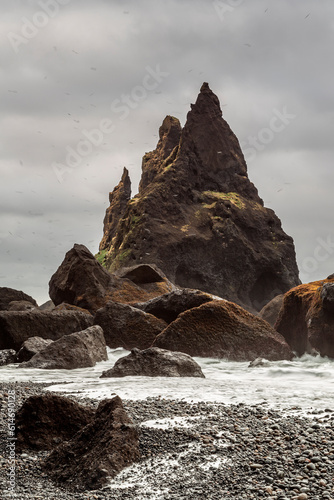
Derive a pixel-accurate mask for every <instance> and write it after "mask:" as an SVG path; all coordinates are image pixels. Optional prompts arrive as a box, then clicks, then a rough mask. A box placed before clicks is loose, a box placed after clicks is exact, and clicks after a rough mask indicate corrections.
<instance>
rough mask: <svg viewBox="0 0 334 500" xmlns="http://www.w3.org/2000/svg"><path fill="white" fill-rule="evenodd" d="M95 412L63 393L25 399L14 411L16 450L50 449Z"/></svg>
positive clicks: (89, 418)
mask: <svg viewBox="0 0 334 500" xmlns="http://www.w3.org/2000/svg"><path fill="white" fill-rule="evenodd" d="M94 414H95V411H94V410H93V409H91V408H86V407H85V406H82V405H79V404H78V403H76V402H74V401H71V400H70V399H68V398H65V397H63V396H57V395H53V394H43V395H41V396H31V397H30V398H28V399H27V400H26V401H25V402H24V403H23V405H22V406H21V408H20V409H19V410H18V412H17V414H16V419H15V423H16V438H17V441H16V445H17V450H18V451H22V450H23V449H26V448H30V449H33V450H52V449H53V448H55V447H56V446H58V445H59V444H60V443H61V442H63V441H68V440H69V439H71V438H72V437H73V436H74V434H76V433H77V432H78V431H79V430H81V429H82V428H83V427H85V426H86V425H87V424H88V423H89V422H90V421H91V420H92V419H93V417H94Z"/></svg>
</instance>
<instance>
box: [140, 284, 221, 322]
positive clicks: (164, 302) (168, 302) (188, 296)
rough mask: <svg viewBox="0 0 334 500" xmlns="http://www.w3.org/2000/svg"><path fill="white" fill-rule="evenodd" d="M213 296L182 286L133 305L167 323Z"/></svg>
mask: <svg viewBox="0 0 334 500" xmlns="http://www.w3.org/2000/svg"><path fill="white" fill-rule="evenodd" d="M213 299H214V297H213V296H212V295H210V294H208V293H205V292H201V291H200V290H192V289H190V288H183V289H182V290H174V291H173V292H170V293H165V294H163V295H161V296H160V297H155V298H154V299H151V300H148V301H147V302H143V303H138V304H134V305H135V307H137V308H138V309H141V310H142V311H145V312H147V313H149V314H153V316H156V317H157V318H160V319H163V320H164V321H166V322H167V323H171V322H172V321H174V320H175V319H176V318H177V317H178V315H179V314H181V313H182V312H184V311H187V310H188V309H192V308H193V307H199V306H201V305H202V304H205V303H206V302H210V301H211V300H213Z"/></svg>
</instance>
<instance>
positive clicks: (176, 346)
mask: <svg viewBox="0 0 334 500" xmlns="http://www.w3.org/2000/svg"><path fill="white" fill-rule="evenodd" d="M153 347H161V348H163V349H169V350H171V351H181V352H185V353H187V354H189V355H190V356H202V357H211V358H227V359H230V360H236V361H253V360H254V359H256V358H260V357H261V358H266V359H268V360H273V361H275V360H279V359H291V358H292V352H291V350H290V348H289V346H288V345H287V343H286V342H285V340H284V338H283V337H282V336H281V335H279V334H278V333H277V332H276V331H275V330H274V329H273V328H271V326H270V325H269V324H268V323H267V322H266V321H263V320H262V319H260V318H258V317H256V316H254V315H253V314H251V313H249V312H247V311H245V310H244V309H242V308H241V307H239V306H238V305H236V304H234V303H233V302H227V301H224V300H219V301H218V300H217V301H216V300H214V301H212V302H208V303H207V304H203V305H201V306H200V307H196V308H194V309H190V310H189V311H186V312H184V313H182V314H180V316H179V317H178V318H177V319H176V320H175V321H174V322H173V323H171V324H170V325H169V326H168V327H167V328H166V329H165V330H164V331H163V332H162V333H161V334H160V335H158V337H157V338H156V340H155V342H154V344H153Z"/></svg>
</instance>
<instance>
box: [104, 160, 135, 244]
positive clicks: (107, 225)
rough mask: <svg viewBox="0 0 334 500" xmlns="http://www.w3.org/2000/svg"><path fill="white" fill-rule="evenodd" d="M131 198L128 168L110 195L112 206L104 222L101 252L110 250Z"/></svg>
mask: <svg viewBox="0 0 334 500" xmlns="http://www.w3.org/2000/svg"><path fill="white" fill-rule="evenodd" d="M130 198H131V181H130V177H129V172H128V170H127V169H126V168H124V170H123V175H122V178H121V180H120V182H119V184H118V186H116V187H115V189H114V190H113V192H112V193H109V203H110V206H109V207H108V208H107V210H106V215H105V217H104V221H103V238H102V241H101V243H100V247H99V249H100V251H103V250H105V249H106V248H109V246H110V244H111V241H112V239H113V237H114V236H115V234H116V228H117V224H118V221H119V219H121V218H122V217H123V214H124V212H125V209H126V205H127V203H128V201H129V200H130Z"/></svg>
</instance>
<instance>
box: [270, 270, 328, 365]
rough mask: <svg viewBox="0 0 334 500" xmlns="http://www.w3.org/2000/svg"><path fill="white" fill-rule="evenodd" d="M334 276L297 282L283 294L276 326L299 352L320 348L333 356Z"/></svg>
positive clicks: (300, 353)
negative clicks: (333, 306)
mask: <svg viewBox="0 0 334 500" xmlns="http://www.w3.org/2000/svg"><path fill="white" fill-rule="evenodd" d="M333 288H334V277H331V276H330V277H329V278H327V279H325V280H322V281H313V282H311V283H306V284H303V285H300V286H297V287H295V288H293V289H292V290H290V291H289V292H287V293H286V294H285V295H284V300H283V306H282V308H281V311H280V314H279V316H278V318H277V321H276V324H275V328H276V330H277V331H278V332H280V333H281V334H282V335H283V336H284V338H285V339H286V341H287V342H288V344H289V345H290V347H291V349H292V350H293V351H295V352H296V354H298V355H299V356H301V355H302V354H304V353H314V352H315V351H316V352H319V353H320V354H321V355H322V356H329V357H331V358H334V309H333V308H332V307H331V306H330V304H331V303H332V300H331V297H332V294H333Z"/></svg>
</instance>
